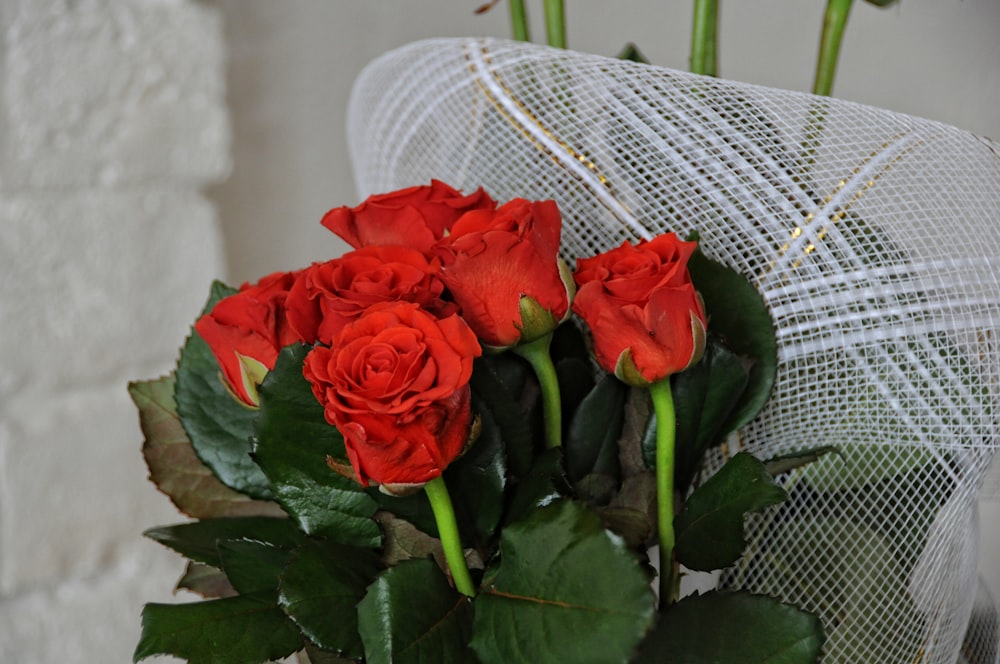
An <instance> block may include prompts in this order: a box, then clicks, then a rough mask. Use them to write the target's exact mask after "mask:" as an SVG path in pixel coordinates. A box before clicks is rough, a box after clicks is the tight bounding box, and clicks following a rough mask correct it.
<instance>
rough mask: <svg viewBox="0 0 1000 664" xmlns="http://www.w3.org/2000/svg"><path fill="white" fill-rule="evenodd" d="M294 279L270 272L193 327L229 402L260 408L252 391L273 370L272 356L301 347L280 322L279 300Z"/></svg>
mask: <svg viewBox="0 0 1000 664" xmlns="http://www.w3.org/2000/svg"><path fill="white" fill-rule="evenodd" d="M295 278H296V273H290V272H276V273H274V274H271V275H268V276H266V277H264V278H263V279H261V280H260V281H259V282H257V283H256V284H253V285H251V284H243V286H242V287H241V288H240V291H239V292H238V293H236V294H234V295H230V296H229V297H226V298H223V299H222V300H219V302H217V303H216V305H215V306H214V307H213V308H212V310H211V311H210V312H209V313H207V314H205V315H203V316H202V317H201V318H199V319H198V321H197V322H196V323H195V324H194V329H195V331H196V332H197V333H198V334H199V336H201V338H202V339H204V340H205V342H206V343H207V344H208V346H209V348H211V349H212V354H213V355H215V359H216V361H217V362H218V363H219V367H220V368H221V369H222V377H223V379H224V382H225V384H226V387H228V388H229V391H230V392H231V393H232V394H233V396H234V397H236V398H237V399H239V400H240V401H241V402H243V403H244V404H245V405H247V406H251V407H256V406H258V405H259V404H260V399H259V397H258V395H257V386H258V385H260V383H261V382H262V381H263V380H264V376H266V375H267V372H268V371H270V370H271V369H273V368H274V363H275V361H276V360H277V359H278V351H280V350H281V349H282V348H283V347H285V346H287V345H290V344H293V343H295V342H297V341H301V340H302V339H301V337H300V336H299V335H298V334H297V333H296V332H295V331H294V330H293V329H292V328H291V327H290V326H289V325H288V321H287V319H286V318H285V300H286V298H287V296H288V290H289V288H291V286H292V283H293V282H294V281H295Z"/></svg>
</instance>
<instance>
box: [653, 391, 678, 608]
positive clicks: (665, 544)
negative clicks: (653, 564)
mask: <svg viewBox="0 0 1000 664" xmlns="http://www.w3.org/2000/svg"><path fill="white" fill-rule="evenodd" d="M649 396H650V397H651V398H652V400H653V412H655V413H656V507H657V520H658V525H659V534H660V610H661V611H663V610H665V609H666V608H667V607H668V606H669V605H670V604H673V603H674V602H675V601H676V600H677V596H678V585H677V578H676V573H675V571H674V442H675V440H676V437H677V424H676V419H675V417H674V398H673V395H672V394H671V392H670V377H669V376H667V377H666V378H664V379H663V380H661V381H658V382H656V383H653V384H652V385H650V386H649Z"/></svg>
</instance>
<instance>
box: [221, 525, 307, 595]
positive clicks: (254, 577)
mask: <svg viewBox="0 0 1000 664" xmlns="http://www.w3.org/2000/svg"><path fill="white" fill-rule="evenodd" d="M218 549H219V559H220V560H221V565H222V571H223V572H225V573H226V578H227V579H229V582H230V583H231V584H232V585H233V587H234V588H235V589H236V590H237V592H239V593H240V594H241V595H250V594H253V593H264V592H270V593H272V594H273V593H277V591H278V577H279V576H281V572H282V571H283V570H284V568H285V565H286V564H287V563H288V559H289V558H291V556H292V551H291V550H290V549H288V548H286V547H281V546H276V545H274V544H268V543H266V542H258V541H255V540H252V539H241V540H222V541H220V542H219V543H218Z"/></svg>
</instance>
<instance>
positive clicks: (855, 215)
mask: <svg viewBox="0 0 1000 664" xmlns="http://www.w3.org/2000/svg"><path fill="white" fill-rule="evenodd" d="M348 135H349V141H350V148H351V155H352V159H353V164H354V168H355V174H356V180H357V185H358V188H359V191H360V192H361V193H362V195H367V194H369V193H371V192H378V191H388V190H391V189H394V188H399V187H404V186H408V185H411V184H413V183H418V182H425V181H427V180H428V179H430V178H439V179H442V180H445V181H447V182H449V183H451V184H452V185H453V186H455V187H458V188H462V189H468V190H470V191H471V190H472V189H475V188H476V187H479V186H483V187H484V188H486V189H487V190H488V191H490V192H491V194H492V195H493V196H495V197H497V198H498V199H508V198H512V197H515V196H528V197H532V198H535V199H553V200H555V201H556V202H557V203H558V205H559V208H560V209H561V211H562V214H563V219H564V221H563V224H564V226H563V228H564V230H563V238H562V255H563V258H565V259H566V260H567V261H573V260H575V259H576V258H577V257H580V256H588V255H592V254H594V253H597V252H603V251H607V250H609V249H610V248H612V247H615V246H618V245H620V244H621V243H622V242H623V241H625V240H632V241H635V240H642V239H650V238H652V237H654V236H655V235H657V234H659V233H663V232H665V231H674V232H676V233H678V234H679V235H681V236H685V235H688V234H691V233H697V234H698V236H699V238H700V240H701V246H702V247H703V249H704V251H705V253H706V254H708V255H709V257H710V258H713V259H715V260H717V261H719V262H721V263H724V264H726V265H728V266H729V267H731V268H733V269H735V270H736V271H738V272H739V273H741V274H742V275H743V276H744V277H746V278H747V279H748V280H749V281H750V282H751V283H752V284H753V285H754V287H755V288H756V290H757V291H758V293H759V294H760V296H761V298H762V299H763V300H764V302H765V303H766V305H767V309H768V312H769V313H770V316H771V319H772V322H773V325H774V328H775V334H776V338H777V343H778V356H777V381H776V384H775V387H774V390H773V393H772V394H771V396H770V400H769V401H768V402H767V405H766V407H765V408H764V410H763V412H762V413H761V414H760V415H759V416H758V417H757V418H755V419H754V420H753V421H751V422H750V423H749V424H747V425H745V426H743V427H742V428H741V429H740V430H739V431H738V432H737V433H736V434H734V435H733V436H731V437H730V439H729V441H728V442H727V444H726V445H723V446H722V447H720V448H717V449H716V450H714V451H713V453H712V456H710V458H709V461H708V463H707V465H706V467H705V468H704V472H705V473H706V474H711V473H712V472H714V471H715V470H717V469H718V468H719V467H721V465H722V464H723V463H724V462H725V461H726V460H727V459H728V458H729V457H731V456H732V455H733V454H735V453H736V452H737V451H741V450H743V451H749V452H750V453H753V454H754V455H756V456H759V457H760V458H774V457H780V456H781V455H793V454H795V453H796V452H798V451H801V450H803V449H814V448H816V447H817V446H835V447H836V448H837V453H836V454H830V455H827V456H825V457H824V458H823V459H822V460H821V461H818V462H816V463H813V464H810V465H808V466H806V467H802V468H797V469H796V470H794V471H792V472H789V473H787V474H785V475H782V476H781V483H782V486H783V487H784V488H785V489H786V490H787V491H788V492H789V494H790V496H791V498H790V501H789V503H788V504H787V505H786V506H785V507H784V508H783V509H782V510H780V511H777V512H768V513H766V514H763V515H754V516H752V517H751V518H750V521H749V525H748V541H749V546H748V549H747V551H746V554H745V555H744V556H743V558H742V559H741V560H740V562H739V563H738V564H737V565H736V566H735V567H734V568H732V569H731V570H727V571H726V572H725V573H724V574H723V576H722V577H721V579H720V581H719V583H720V585H721V586H723V587H732V588H743V589H748V590H750V591H752V592H756V593H764V594H768V595H772V596H775V597H778V598H780V599H782V600H784V601H787V602H790V603H793V604H796V605H797V606H800V607H802V608H804V609H805V610H808V611H812V612H815V613H816V614H817V615H819V616H820V618H821V619H822V620H823V623H824V627H825V629H826V632H827V643H826V647H825V657H824V661H825V662H901V663H902V662H907V663H910V662H942V663H944V662H947V663H949V664H950V663H951V662H955V661H957V659H958V657H959V653H966V656H968V655H969V654H970V653H972V654H974V655H975V656H976V657H978V658H979V659H973V660H970V661H1000V659H997V657H998V654H997V650H998V643H1000V638H998V634H1000V623H998V620H997V607H996V603H995V601H994V600H993V599H992V598H990V597H989V596H988V593H987V592H986V591H985V590H984V587H983V586H982V584H981V582H980V579H979V568H980V563H981V561H979V560H978V555H977V545H978V537H977V523H976V499H977V496H978V494H979V492H980V489H981V485H982V483H983V479H984V476H985V474H986V471H987V468H988V466H989V464H990V461H991V459H992V457H993V455H994V454H995V452H996V450H997V448H998V447H1000V426H998V413H1000V346H998V344H1000V236H998V233H997V229H998V228H1000V146H998V145H997V144H996V143H994V142H992V141H990V140H989V139H986V138H981V137H977V136H974V135H972V134H970V133H968V132H965V131H962V130H959V129H956V128H953V127H949V126H945V125H943V124H940V123H937V122H933V121H929V120H924V119H919V118H914V117H909V116H905V115H901V114H898V113H893V112H890V111H886V110H881V109H875V108H871V107H866V106H862V105H859V104H854V103H849V102H844V101H838V100H834V99H829V98H824V97H817V96H813V95H809V94H804V93H796V92H788V91H783V90H776V89H767V88H762V87H758V86H753V85H748V84H743V83H735V82H731V81H724V80H720V79H713V78H706V77H700V76H695V75H691V74H687V73H683V72H678V71H674V70H670V69H665V68H661V67H654V66H649V65H643V64H638V63H633V62H626V61H620V60H613V59H609V58H604V57H599V56H594V55H585V54H581V53H575V52H572V51H567V50H557V49H552V48H547V47H542V46H536V45H531V44H527V43H523V42H512V41H504V40H492V39H443V40H430V41H423V42H418V43H415V44H412V45H408V46H405V47H403V48H401V49H398V50H396V51H393V52H390V53H388V54H386V55H384V56H382V57H380V58H378V59H377V60H375V61H374V62H373V63H371V64H370V65H369V66H368V67H367V68H366V69H365V71H364V72H363V73H362V75H361V76H360V78H359V79H358V81H357V82H356V84H355V87H354V90H353V94H352V97H351V101H350V108H349V120H348ZM709 315H712V312H709ZM715 315H726V314H725V313H724V312H716V314H715ZM729 315H734V316H738V315H739V312H729ZM985 562H986V564H989V561H985ZM994 564H995V561H994Z"/></svg>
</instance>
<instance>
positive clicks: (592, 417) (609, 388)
mask: <svg viewBox="0 0 1000 664" xmlns="http://www.w3.org/2000/svg"><path fill="white" fill-rule="evenodd" d="M626 396H628V386H626V385H625V384H624V383H622V382H621V381H620V380H618V379H617V378H615V377H614V376H612V375H611V374H607V375H605V376H604V377H603V378H602V379H601V380H600V382H598V383H597V385H596V386H595V387H594V389H592V390H591V391H590V393H589V394H588V395H587V396H586V397H584V399H583V401H582V402H581V403H580V407H579V408H577V410H576V414H575V415H574V416H573V419H572V420H571V421H570V423H569V431H568V432H567V435H566V440H565V441H564V442H563V446H564V447H565V448H566V449H565V454H566V472H567V475H568V476H569V479H570V481H571V482H573V483H574V484H576V483H578V482H579V481H580V480H582V479H583V478H584V477H586V476H587V475H591V474H599V475H608V476H610V477H612V478H614V479H615V480H616V481H617V479H618V478H619V477H620V475H621V467H620V465H619V463H618V438H619V437H620V436H621V433H622V425H623V424H624V423H625V397H626Z"/></svg>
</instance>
